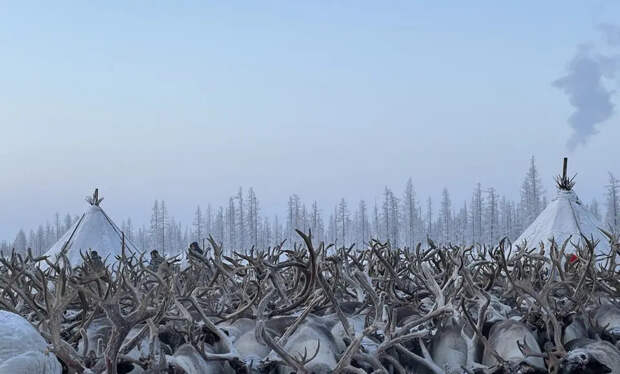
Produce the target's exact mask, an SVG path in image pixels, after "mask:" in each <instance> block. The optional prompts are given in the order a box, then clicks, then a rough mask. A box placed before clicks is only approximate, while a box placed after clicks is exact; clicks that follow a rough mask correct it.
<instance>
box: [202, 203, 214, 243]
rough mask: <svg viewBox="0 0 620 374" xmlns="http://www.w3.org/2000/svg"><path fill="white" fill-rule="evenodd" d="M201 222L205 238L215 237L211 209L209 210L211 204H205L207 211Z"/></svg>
mask: <svg viewBox="0 0 620 374" xmlns="http://www.w3.org/2000/svg"><path fill="white" fill-rule="evenodd" d="M203 221H204V224H203V227H204V231H205V237H208V236H209V235H213V236H215V227H214V225H213V209H212V208H211V204H207V210H206V211H205V213H204V218H203Z"/></svg>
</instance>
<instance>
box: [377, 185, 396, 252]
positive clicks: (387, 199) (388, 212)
mask: <svg viewBox="0 0 620 374" xmlns="http://www.w3.org/2000/svg"><path fill="white" fill-rule="evenodd" d="M382 208H383V209H382V210H383V215H382V217H381V218H382V220H383V222H382V225H381V226H382V227H383V230H384V232H383V234H382V235H381V236H382V237H383V238H384V239H385V240H389V241H390V243H391V244H392V246H394V247H396V246H398V239H399V227H398V225H399V223H400V219H399V213H400V212H399V202H398V199H397V198H396V196H394V193H393V192H392V190H390V189H389V188H388V187H385V190H384V193H383V207H382Z"/></svg>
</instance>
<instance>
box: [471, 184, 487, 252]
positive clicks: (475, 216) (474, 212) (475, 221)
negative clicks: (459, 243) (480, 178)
mask: <svg viewBox="0 0 620 374" xmlns="http://www.w3.org/2000/svg"><path fill="white" fill-rule="evenodd" d="M483 204H484V202H483V198H482V186H481V185H480V183H478V184H477V185H476V188H475V189H474V193H473V196H472V199H471V232H472V240H473V242H474V243H482V239H483V238H482V235H483V227H482V207H483Z"/></svg>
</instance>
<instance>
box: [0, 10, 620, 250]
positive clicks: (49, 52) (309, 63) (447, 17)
mask: <svg viewBox="0 0 620 374" xmlns="http://www.w3.org/2000/svg"><path fill="white" fill-rule="evenodd" d="M601 22H607V23H612V24H618V23H620V6H618V5H614V4H613V3H611V2H591V1H544V2H540V1H518V2H511V4H509V2H505V1H501V2H499V1H459V2H456V1H454V2H441V4H440V2H435V1H425V2H421V1H420V2H412V1H403V2H389V1H373V2H362V1H308V2H302V1H260V2H230V1H221V2H189V1H183V2H169V1H166V2H164V1H160V2H155V1H133V2H125V1H122V2H120V1H119V2H114V1H106V2H97V3H95V2H78V1H76V2H71V3H70V2H41V3H36V2H13V4H7V3H6V2H3V3H0V57H1V58H0V141H1V145H0V178H1V179H0V180H1V181H2V183H0V239H3V238H6V239H12V238H13V236H14V234H15V232H16V231H17V230H18V229H19V227H24V228H27V229H29V228H31V227H32V226H34V225H36V224H38V223H41V222H44V221H45V220H48V219H51V218H52V216H53V214H54V212H56V211H60V212H67V211H70V212H73V213H79V212H81V211H82V210H83V208H84V205H85V203H84V202H83V196H85V195H87V194H89V193H90V192H91V191H92V188H94V187H95V186H99V187H100V188H101V190H102V193H103V195H104V196H105V197H106V202H105V203H104V207H105V208H106V209H107V210H108V211H109V212H110V214H111V215H112V216H113V217H114V218H116V220H117V221H120V220H121V219H123V218H125V217H128V216H132V217H134V218H135V219H136V220H137V221H138V223H141V222H142V221H143V220H146V218H147V216H148V211H149V208H150V206H151V204H152V201H153V200H154V199H165V200H166V201H167V202H168V204H169V206H170V209H171V213H172V214H173V215H175V216H176V217H178V218H181V219H184V220H185V221H186V222H187V221H189V219H190V217H191V212H192V210H193V209H194V207H195V205H196V204H197V203H201V204H206V202H212V203H214V204H224V203H225V202H226V199H227V198H228V197H229V196H230V195H231V194H233V193H234V192H235V191H236V189H237V188H238V187H239V186H240V185H243V186H245V187H246V188H247V187H249V186H253V187H254V188H255V190H256V192H257V194H258V196H259V198H260V200H261V206H262V209H263V210H264V211H265V212H268V213H276V212H280V211H281V210H282V209H283V207H284V206H285V203H286V200H287V197H288V196H289V195H290V194H291V193H298V194H300V196H301V197H302V199H303V200H305V201H308V202H309V201H312V200H314V199H316V200H318V201H319V202H320V203H321V205H322V206H323V208H324V209H325V210H326V209H330V208H331V206H332V204H334V203H335V202H336V200H337V199H339V198H340V197H343V196H344V197H347V198H348V199H349V200H350V201H357V200H359V199H360V198H366V199H368V200H370V201H373V200H374V198H375V197H379V196H380V193H381V191H382V189H383V187H384V186H385V185H389V186H391V187H392V188H393V189H394V190H396V191H397V192H398V193H399V194H400V192H401V191H402V188H403V186H404V184H405V181H406V179H407V178H408V177H409V176H412V177H413V178H414V185H415V187H416V190H417V191H418V193H419V195H420V196H421V197H422V198H426V197H427V196H428V195H429V194H432V195H433V198H435V199H437V198H438V196H439V193H440V191H441V189H442V188H443V187H444V186H446V187H447V188H448V189H449V191H450V192H451V194H452V197H453V201H454V202H455V203H456V204H458V205H460V204H461V202H462V200H463V199H465V198H469V196H470V194H471V191H472V189H473V187H474V184H475V183H476V182H478V181H480V182H481V183H482V184H483V185H484V186H494V187H496V189H497V190H498V192H500V193H503V194H507V195H510V196H512V197H516V196H517V195H518V191H519V187H520V184H521V180H522V178H523V175H524V173H525V170H526V168H527V163H528V158H529V157H530V155H532V154H534V155H535V156H536V157H537V159H538V163H539V167H540V171H541V174H542V177H543V181H544V182H545V186H546V188H547V191H548V192H549V193H550V192H551V191H552V175H553V174H555V173H557V172H558V171H559V168H560V160H561V157H563V156H564V155H565V154H566V153H567V148H566V142H567V140H568V139H569V136H570V128H569V126H568V125H567V123H566V122H567V119H568V117H569V115H570V114H571V113H572V111H573V109H572V108H571V106H570V105H569V103H568V99H567V97H566V96H565V95H564V94H563V93H562V92H561V91H560V90H558V89H557V88H554V87H553V86H552V84H551V82H553V81H554V80H556V79H557V78H559V77H561V76H562V75H564V74H565V73H566V67H567V64H568V62H569V61H570V60H571V58H572V57H573V56H574V55H575V53H576V51H577V46H578V45H580V44H581V43H584V42H596V43H598V42H600V40H601V36H600V34H599V33H598V31H597V28H596V26H597V24H599V23H601ZM617 52H620V51H617ZM610 53H611V52H610ZM613 101H614V103H617V96H615V95H614V96H613ZM618 121H619V119H618V116H617V115H614V116H612V118H611V119H610V120H608V121H606V122H605V123H603V124H602V125H601V126H600V127H599V130H600V133H599V134H598V135H596V136H594V137H593V138H592V139H591V140H590V141H589V143H588V144H586V146H585V147H579V148H577V150H576V151H574V152H572V153H570V154H569V156H570V157H571V169H572V170H573V171H576V172H579V177H578V179H577V182H578V184H577V191H578V192H579V193H580V194H581V196H582V198H583V199H584V200H590V199H591V198H592V197H597V198H599V200H600V201H602V193H603V187H602V186H603V185H604V184H605V183H606V175H607V171H608V170H610V171H614V172H616V173H617V174H620V169H619V168H618V163H617V160H618V158H619V156H620V147H618V140H619V139H620V125H619V124H618Z"/></svg>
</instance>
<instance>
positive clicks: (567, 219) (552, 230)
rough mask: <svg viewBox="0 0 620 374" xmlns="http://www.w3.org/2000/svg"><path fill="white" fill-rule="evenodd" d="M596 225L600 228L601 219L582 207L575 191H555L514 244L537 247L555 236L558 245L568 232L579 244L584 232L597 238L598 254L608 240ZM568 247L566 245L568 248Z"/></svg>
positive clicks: (607, 243) (566, 236) (605, 251)
mask: <svg viewBox="0 0 620 374" xmlns="http://www.w3.org/2000/svg"><path fill="white" fill-rule="evenodd" d="M599 227H603V226H602V224H601V222H599V221H598V220H597V219H596V217H595V216H594V215H593V214H592V213H590V211H589V210H588V209H587V208H586V207H585V206H583V204H582V203H581V201H579V198H578V197H577V194H576V193H575V192H574V191H566V190H558V193H557V195H556V197H555V198H554V199H553V200H552V201H551V203H549V205H547V207H546V208H545V209H544V210H543V211H542V212H541V213H540V215H539V216H538V217H537V218H536V219H535V220H534V222H532V224H531V225H530V226H529V227H528V228H527V229H526V230H525V231H524V232H523V234H521V236H519V238H518V239H517V240H516V241H515V244H518V245H521V244H523V242H524V241H525V240H527V244H528V247H534V246H538V245H539V244H540V242H543V243H544V244H545V246H548V245H549V239H551V238H554V239H555V241H556V242H557V243H559V244H560V245H561V244H562V243H563V242H564V240H566V239H567V238H568V237H569V236H570V235H572V238H571V242H572V243H575V244H578V243H579V244H581V243H582V241H583V239H582V238H581V234H583V235H585V236H586V237H588V238H590V236H593V237H594V239H595V240H596V239H598V240H599V244H598V245H597V247H596V248H597V254H606V253H607V251H608V250H609V240H608V239H607V237H606V236H605V235H604V234H603V233H602V232H601V231H600V230H599V229H598V228H599ZM569 246H570V244H569ZM570 249H571V248H570V247H569V248H567V251H568V250H570Z"/></svg>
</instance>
